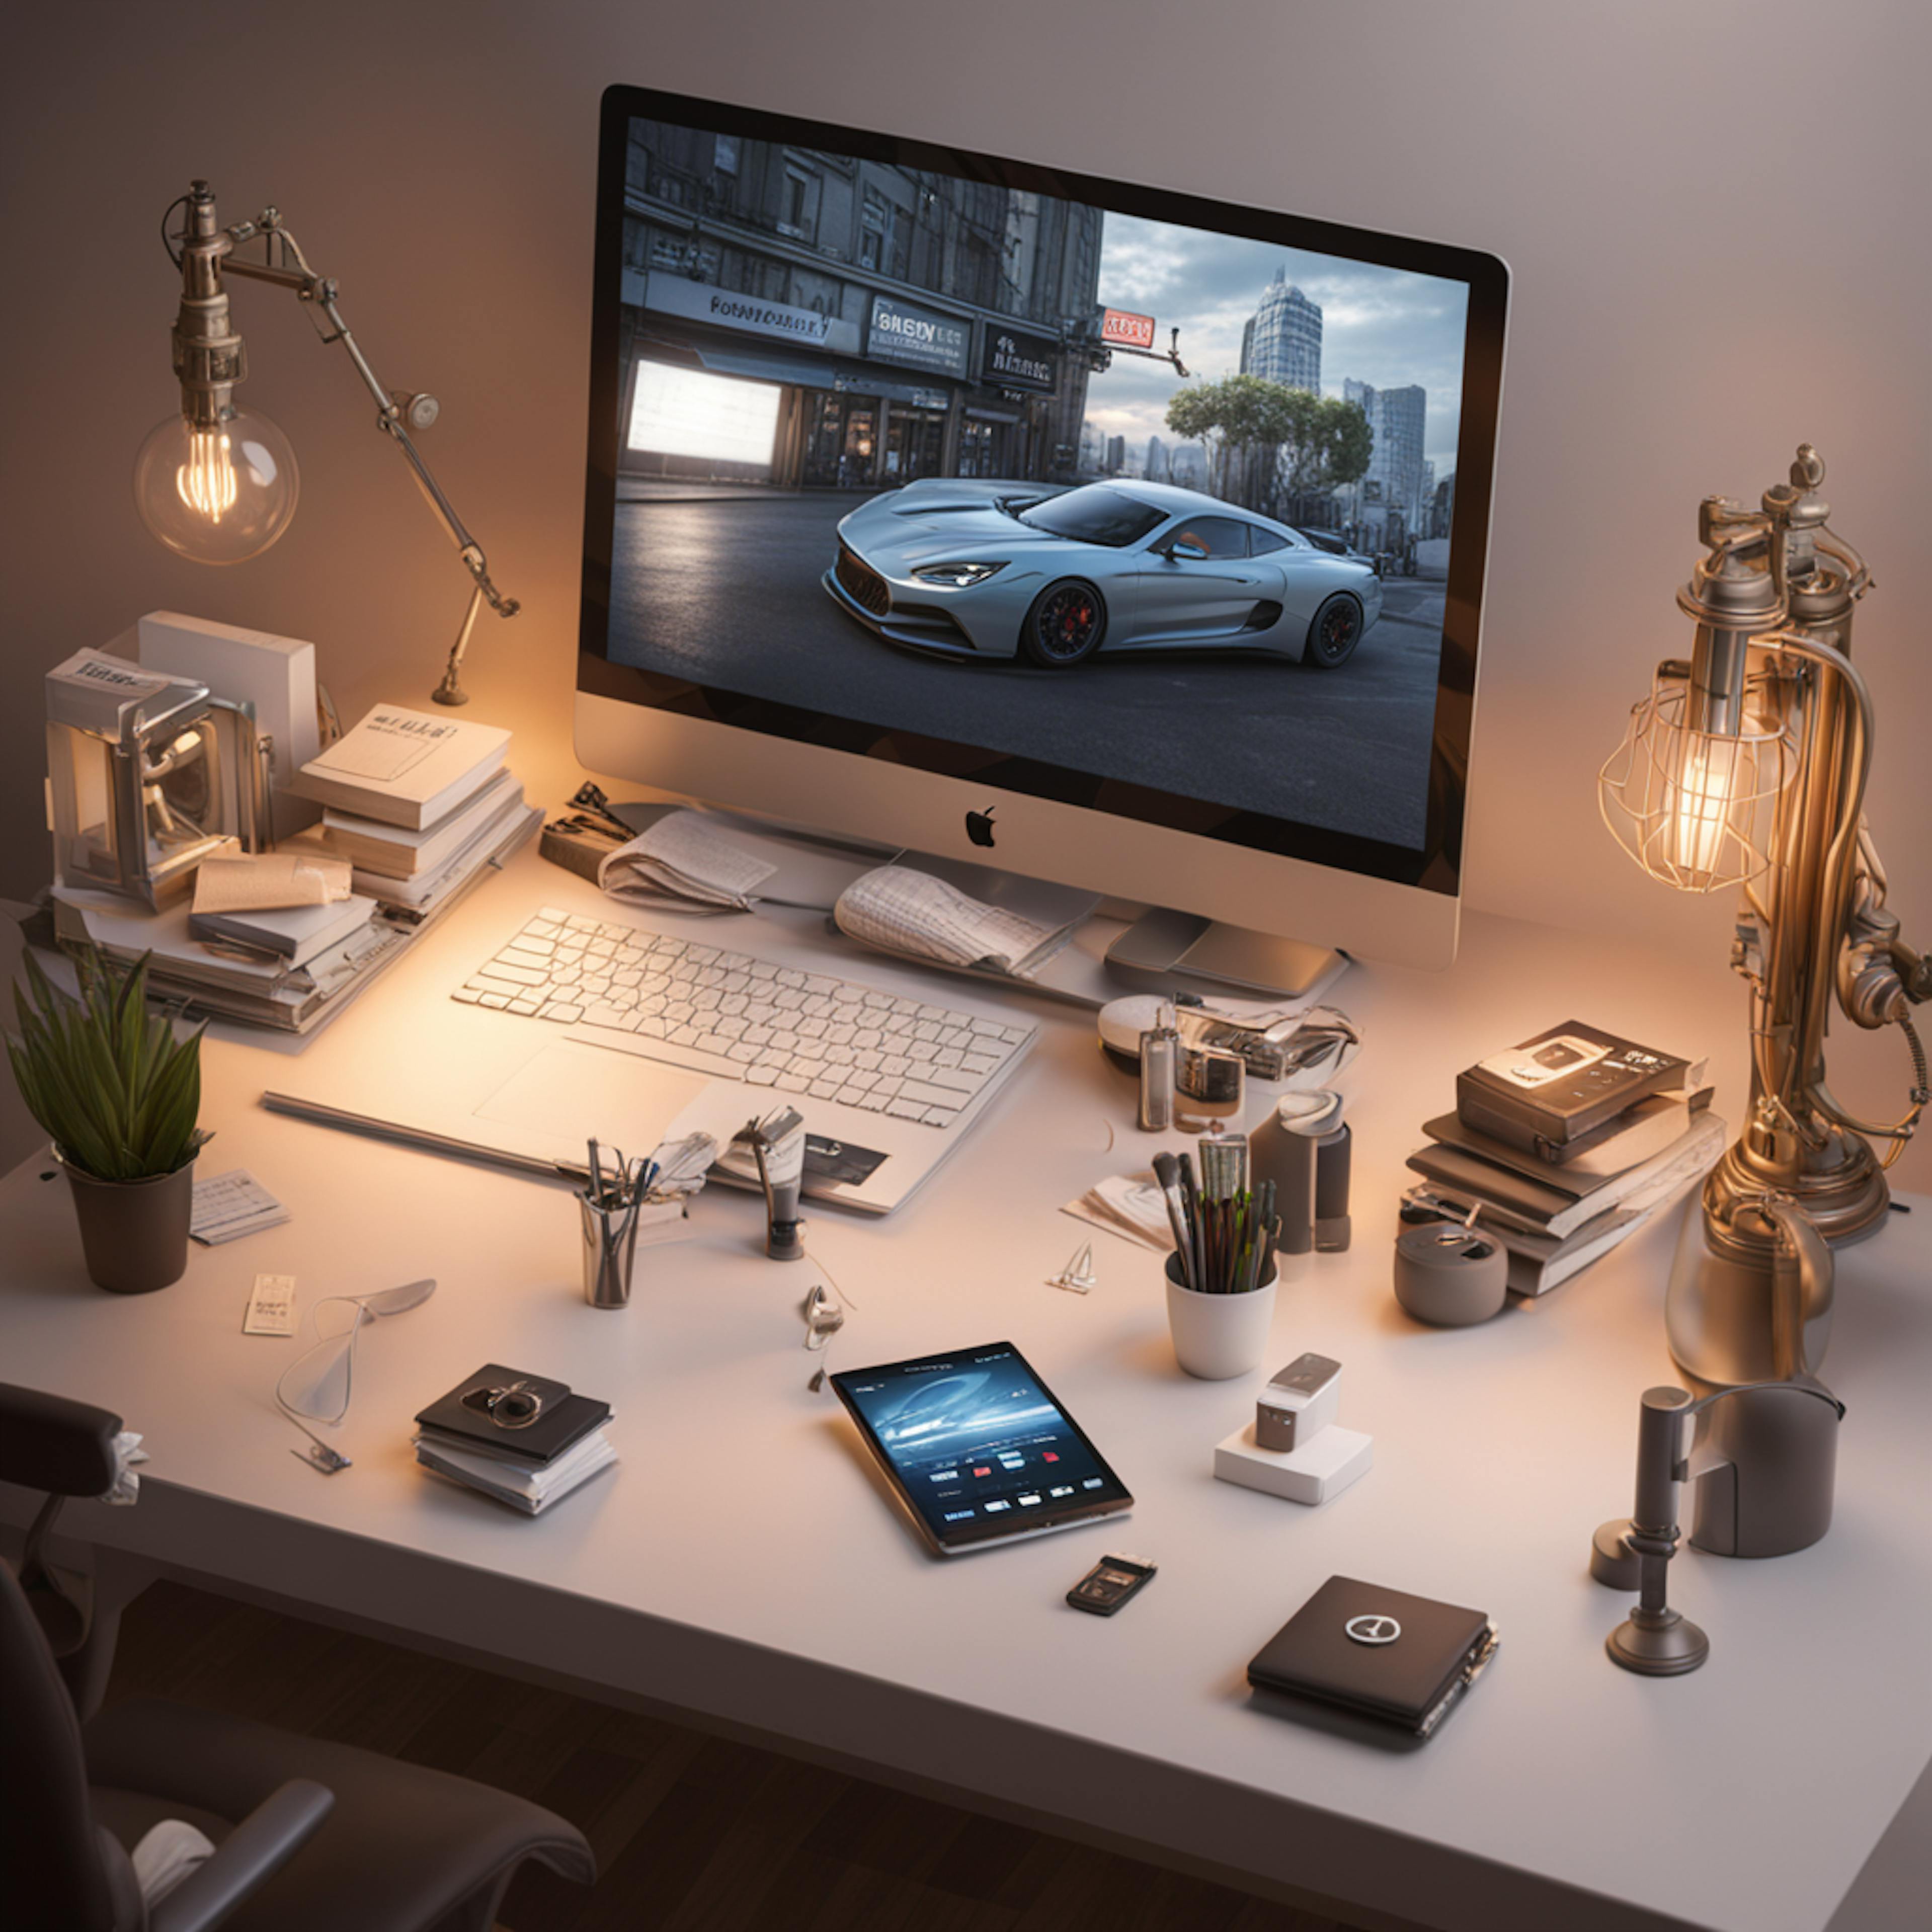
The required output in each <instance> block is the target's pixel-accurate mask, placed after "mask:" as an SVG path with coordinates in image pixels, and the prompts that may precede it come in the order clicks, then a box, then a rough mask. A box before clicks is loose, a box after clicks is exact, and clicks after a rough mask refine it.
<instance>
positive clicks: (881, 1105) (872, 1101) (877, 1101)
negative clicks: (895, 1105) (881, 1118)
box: [852, 1087, 886, 1114]
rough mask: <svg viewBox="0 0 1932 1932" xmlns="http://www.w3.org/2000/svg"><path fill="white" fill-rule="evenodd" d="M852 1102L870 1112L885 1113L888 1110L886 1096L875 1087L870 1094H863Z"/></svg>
mask: <svg viewBox="0 0 1932 1932" xmlns="http://www.w3.org/2000/svg"><path fill="white" fill-rule="evenodd" d="M852 1104H853V1106H856V1107H858V1108H860V1109H862V1110H863V1111H864V1112H866V1113H868V1114H883V1112H885V1111H886V1097H885V1096H884V1094H881V1093H880V1091H879V1090H878V1089H877V1088H876V1087H875V1088H873V1090H872V1091H871V1093H869V1094H860V1095H859V1097H858V1099H857V1100H855V1101H854V1102H853V1103H852Z"/></svg>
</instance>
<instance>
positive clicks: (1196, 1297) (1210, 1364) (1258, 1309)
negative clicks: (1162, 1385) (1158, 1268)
mask: <svg viewBox="0 0 1932 1932" xmlns="http://www.w3.org/2000/svg"><path fill="white" fill-rule="evenodd" d="M1276 1278H1277V1271H1275V1270H1274V1269H1270V1270H1269V1271H1268V1280H1266V1281H1265V1282H1263V1283H1262V1285H1261V1286H1260V1287H1259V1288H1256V1289H1250V1290H1249V1291H1248V1292H1247V1294H1245V1295H1202V1294H1199V1293H1197V1292H1196V1291H1195V1290H1194V1289H1191V1288H1187V1287H1184V1286H1182V1284H1181V1257H1180V1256H1178V1254H1174V1255H1169V1256H1168V1258H1167V1326H1168V1331H1169V1333H1170V1334H1172V1336H1173V1337H1174V1353H1175V1358H1176V1359H1177V1360H1178V1361H1179V1362H1180V1364H1181V1367H1183V1368H1184V1369H1185V1370H1187V1373H1189V1374H1190V1376H1199V1377H1200V1378H1201V1379H1202V1381H1203V1382H1226V1381H1227V1380H1229V1378H1230V1377H1232V1376H1245V1375H1248V1374H1250V1373H1252V1372H1253V1370H1256V1369H1258V1368H1259V1367H1261V1366H1262V1363H1263V1362H1264V1361H1265V1360H1266V1359H1267V1357H1268V1331H1269V1329H1270V1328H1271V1327H1272V1326H1273V1325H1274V1291H1275V1282H1276Z"/></svg>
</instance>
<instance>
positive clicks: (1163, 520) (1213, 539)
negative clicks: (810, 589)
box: [823, 477, 1382, 670]
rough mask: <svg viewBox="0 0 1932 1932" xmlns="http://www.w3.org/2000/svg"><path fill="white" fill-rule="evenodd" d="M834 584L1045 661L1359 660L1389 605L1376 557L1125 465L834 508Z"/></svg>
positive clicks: (914, 629)
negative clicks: (1055, 481)
mask: <svg viewBox="0 0 1932 1932" xmlns="http://www.w3.org/2000/svg"><path fill="white" fill-rule="evenodd" d="M823 581H824V584H825V587H826V589H827V590H829V592H831V593H832V595H833V597H835V598H836V599H837V600H838V602H839V603H840V604H842V605H844V607H845V608H846V609H847V610H849V611H850V613H852V615H853V616H855V617H856V618H858V619H859V620H860V621H861V622H863V623H865V624H868V625H870V626H871V628H872V629H874V631H877V632H878V634H880V636H881V637H889V638H890V639H891V640H892V641H893V643H899V644H910V645H913V646H916V647H918V648H919V649H922V650H929V651H938V652H944V653H945V654H946V655H949V656H953V657H981V658H1013V657H1024V658H1028V659H1030V660H1031V661H1032V662H1034V664H1040V665H1042V666H1044V667H1046V668H1048V669H1050V670H1061V669H1064V668H1065V667H1067V666H1069V665H1071V664H1081V663H1084V662H1085V661H1086V660H1087V659H1088V658H1091V657H1092V656H1094V654H1095V653H1096V652H1100V651H1106V652H1109V654H1112V653H1115V652H1122V651H1152V650H1173V649H1216V650H1229V649H1235V650H1256V651H1269V652H1274V653H1275V654H1276V655H1278V656H1282V657H1288V658H1298V659H1299V660H1300V661H1301V662H1303V663H1304V664H1316V665H1319V666H1321V667H1323V668H1325V669H1330V668H1333V667H1334V666H1336V665H1337V664H1344V663H1346V661H1348V659H1349V658H1350V657H1351V656H1352V655H1354V652H1355V646H1357V645H1358V643H1361V640H1362V635H1363V633H1364V631H1367V629H1368V628H1369V627H1370V625H1372V624H1373V623H1374V622H1375V621H1376V619H1377V618H1378V617H1379V616H1381V614H1382V585H1381V583H1380V582H1379V580H1377V578H1376V574H1375V571H1374V570H1373V568H1372V567H1371V566H1370V565H1369V564H1368V562H1367V561H1366V560H1365V559H1359V558H1355V557H1349V556H1334V555H1331V553H1329V552H1328V551H1327V550H1321V549H1318V548H1317V547H1316V546H1315V545H1314V544H1312V543H1310V541H1309V540H1308V539H1307V538H1306V537H1304V536H1303V535H1301V534H1300V532H1298V531H1295V530H1292V529H1289V526H1287V525H1286V523H1274V522H1271V520H1269V519H1268V517H1259V516H1256V514H1254V513H1253V511H1250V510H1242V509H1238V508H1235V505H1232V503H1224V502H1221V501H1220V499H1219V498H1217V497H1214V496H1202V495H1201V494H1200V493H1199V492H1197V491H1196V490H1178V489H1175V488H1173V487H1171V486H1169V484H1164V483H1139V482H1134V481H1130V480H1128V479H1127V478H1121V479H1119V480H1118V481H1109V482H1105V483H1088V484H1082V486H1081V487H1079V489H1076V490H1065V491H1062V492H1058V493H1050V492H1047V491H1043V490H1041V489H1040V487H1039V486H1038V485H1037V484H1034V485H1031V486H1030V485H1028V484H1023V483H997V482H987V483H976V482H967V481H953V480H947V479H944V478H937V477H935V478H926V479H923V480H922V481H919V482H916V483H908V484H906V485H905V487H904V488H903V489H899V490H889V491H888V492H887V493H886V494H885V495H884V496H874V498H872V499H871V501H870V502H866V503H862V504H861V505H859V508H857V509H856V510H854V511H853V512H852V513H851V514H850V516H848V517H844V519H843V520H841V522H840V523H839V526H838V559H837V560H836V561H835V562H834V564H833V565H832V568H830V569H829V570H828V571H826V573H825V577H824V580H823Z"/></svg>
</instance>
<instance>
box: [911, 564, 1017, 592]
mask: <svg viewBox="0 0 1932 1932" xmlns="http://www.w3.org/2000/svg"><path fill="white" fill-rule="evenodd" d="M1006 567H1007V566H1006V565H1004V563H922V564H920V565H919V566H918V567H917V568H916V569H915V570H914V571H913V576H915V577H919V578H921V579H922V580H924V581H925V582H926V583H950V584H951V585H952V586H953V589H956V590H965V589H970V588H971V586H973V585H974V584H976V583H985V582H986V580H987V578H988V577H991V576H992V575H993V574H994V573H995V571H1001V570H1004V569H1005V568H1006Z"/></svg>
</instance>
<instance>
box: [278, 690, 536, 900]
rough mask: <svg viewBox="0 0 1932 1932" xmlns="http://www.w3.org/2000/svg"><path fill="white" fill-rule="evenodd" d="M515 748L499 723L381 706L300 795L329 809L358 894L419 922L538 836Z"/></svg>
mask: <svg viewBox="0 0 1932 1932" xmlns="http://www.w3.org/2000/svg"><path fill="white" fill-rule="evenodd" d="M509 746H510V734H509V733H508V732H507V731H505V730H499V729H498V728H497V727H496V726H494V725H490V724H475V723H472V721H469V720H468V719H466V718H433V717H430V716H428V715H426V714H425V713H423V712H418V711H408V710H405V709H403V708H402V706H400V705H394V704H383V705H378V706H377V707H376V709H374V710H373V711H371V712H370V713H369V714H368V716H367V717H366V718H364V719H363V720H362V722H361V723H360V724H358V725H357V726H356V728H355V729H354V730H353V731H350V732H347V733H345V734H344V736H342V737H341V738H339V739H337V740H336V742H335V743H334V744H332V745H330V746H329V748H328V750H326V751H324V752H323V754H321V756H320V757H317V758H312V759H311V760H310V761H309V762H308V763H307V764H306V765H305V766H303V767H302V776H301V778H300V780H299V790H301V793H302V796H304V797H305V798H309V799H314V801H315V802H317V803H318V804H320V805H321V806H322V807H323V820H322V830H321V832H320V838H321V839H322V841H323V844H325V845H326V847H327V849H328V850H329V851H330V852H332V853H335V855H336V856H338V858H343V859H347V860H348V861H349V863H350V866H351V868H353V870H352V878H353V883H354V885H355V888H356V891H357V892H362V893H364V894H366V895H368V897H369V898H372V899H374V900H376V901H378V902H379V903H380V904H382V905H383V906H384V907H387V908H389V910H390V911H391V912H392V913H395V914H397V915H398V916H401V917H403V918H404V919H408V920H419V919H425V918H427V917H428V916H429V915H430V914H431V913H432V912H433V911H434V910H436V909H437V907H438V906H440V904H443V903H444V902H445V901H448V900H450V899H452V898H455V897H457V896H458V895H460V893H461V892H462V890H463V887H464V886H466V884H468V883H469V881H470V880H471V879H472V878H473V877H475V874H476V873H477V872H478V871H479V870H480V869H481V868H482V867H484V865H487V864H489V863H490V861H491V860H492V859H497V858H499V857H501V856H502V854H503V853H505V851H506V850H509V849H511V848H512V847H514V846H516V845H517V844H520V843H521V842H522V841H523V839H524V838H526V836H528V835H529V832H530V831H531V830H532V828H533V826H534V825H535V821H536V820H537V818H538V816H539V814H538V812H537V811H535V809H534V808H532V807H530V806H528V805H526V804H525V803H524V801H523V787H522V786H521V785H520V784H519V783H518V782H517V779H516V778H515V777H514V775H513V774H512V773H511V772H509V771H508V770H507V769H505V766H504V760H505V758H506V757H507V756H508V752H509Z"/></svg>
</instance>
